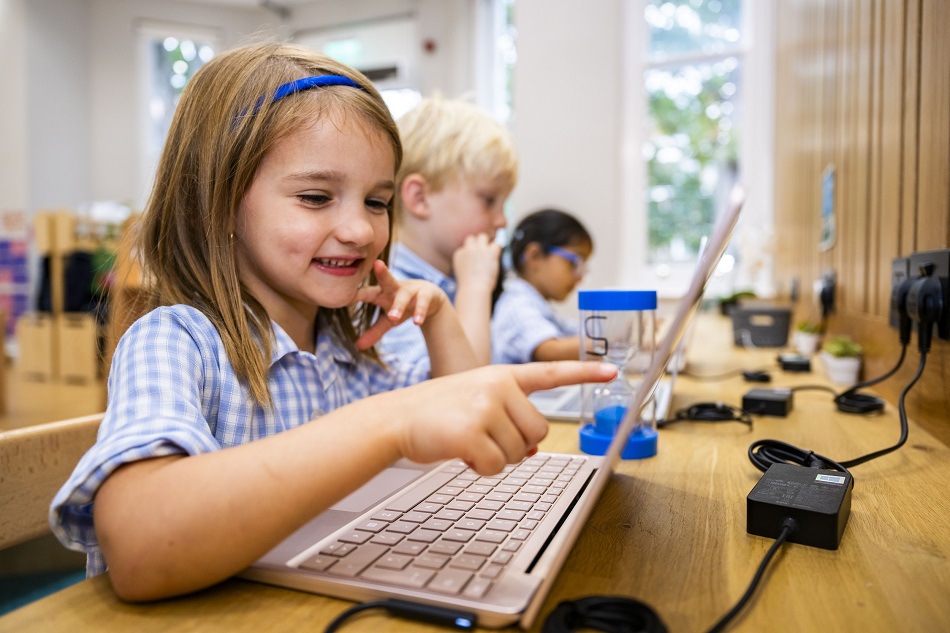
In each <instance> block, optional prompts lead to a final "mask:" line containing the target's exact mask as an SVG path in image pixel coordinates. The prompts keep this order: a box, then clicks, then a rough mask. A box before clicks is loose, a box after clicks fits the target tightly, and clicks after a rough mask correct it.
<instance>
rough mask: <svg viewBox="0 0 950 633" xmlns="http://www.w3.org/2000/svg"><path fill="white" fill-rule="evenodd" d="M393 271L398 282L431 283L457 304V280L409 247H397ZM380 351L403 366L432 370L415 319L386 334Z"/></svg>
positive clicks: (427, 350) (397, 245) (426, 349)
mask: <svg viewBox="0 0 950 633" xmlns="http://www.w3.org/2000/svg"><path fill="white" fill-rule="evenodd" d="M391 269H392V273H393V277H395V278H396V279H423V280H425V281H431V282H432V283H434V284H435V285H437V286H438V287H439V288H441V289H442V290H443V291H444V292H445V294H446V295H448V297H449V301H451V302H452V303H453V304H454V303H455V292H456V290H457V289H458V284H457V283H456V281H455V279H453V278H452V277H449V276H447V275H444V274H442V272H441V271H439V270H437V269H436V268H435V267H433V266H432V265H431V264H429V263H428V262H427V261H425V260H424V259H422V258H421V257H419V256H418V255H416V254H415V253H413V252H412V251H411V250H410V249H409V248H408V247H406V246H405V245H403V244H396V245H394V246H393V256H392V266H391ZM379 349H381V350H382V351H383V352H384V353H385V354H387V355H390V356H394V357H396V358H398V359H399V362H400V363H403V364H407V365H412V366H414V367H417V368H419V369H420V370H424V371H426V372H428V371H429V368H430V367H431V365H430V363H429V348H428V347H426V341H425V338H424V337H423V336H422V330H421V329H420V328H419V326H418V325H416V324H415V323H413V322H412V320H411V319H409V320H407V321H404V322H402V323H401V324H399V325H397V326H396V327H394V328H393V329H391V330H389V331H388V332H386V334H385V335H384V336H383V340H382V342H381V343H380V345H379Z"/></svg>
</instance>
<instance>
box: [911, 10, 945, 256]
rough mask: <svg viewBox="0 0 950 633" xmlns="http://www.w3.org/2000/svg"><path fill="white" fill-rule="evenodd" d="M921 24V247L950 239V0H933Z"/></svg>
mask: <svg viewBox="0 0 950 633" xmlns="http://www.w3.org/2000/svg"><path fill="white" fill-rule="evenodd" d="M920 23H921V30H920V41H921V47H920V52H921V55H920V76H921V79H922V81H921V82H920V122H921V126H920V140H921V144H920V180H919V189H918V195H919V196H920V198H919V204H918V209H919V219H918V223H917V236H918V237H917V250H921V251H928V250H932V249H935V248H942V247H944V246H946V245H947V242H948V240H950V221H948V218H950V170H948V169H947V165H948V160H950V43H948V41H947V37H948V27H950V3H948V2H947V1H946V0H927V1H926V2H924V3H923V5H922V7H921V20H920Z"/></svg>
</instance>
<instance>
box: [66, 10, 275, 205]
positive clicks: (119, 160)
mask: <svg viewBox="0 0 950 633" xmlns="http://www.w3.org/2000/svg"><path fill="white" fill-rule="evenodd" d="M49 1H56V2H66V3H69V2H74V1H75V0H49ZM83 1H84V2H88V4H89V16H90V21H91V24H92V27H91V37H90V53H89V61H90V65H91V66H90V67H91V71H90V85H89V89H90V93H89V98H90V119H89V127H90V133H91V138H92V141H91V151H90V156H91V163H92V173H91V186H90V195H91V196H92V198H93V199H96V200H113V199H114V200H120V201H128V202H131V203H132V204H133V206H134V207H137V208H140V207H141V206H142V204H143V203H144V201H145V199H146V196H147V193H148V190H149V189H150V187H151V183H150V182H147V181H146V177H145V174H147V173H149V171H148V170H147V169H146V166H144V165H143V164H142V157H143V156H144V153H145V152H144V150H143V143H144V138H143V136H142V134H141V129H142V125H143V118H142V117H143V113H144V111H145V105H144V104H143V102H142V89H141V81H140V80H141V77H140V72H139V69H140V68H141V63H142V62H141V51H140V49H139V35H138V27H139V26H140V25H143V24H146V23H150V22H151V23H154V22H164V23H169V24H171V25H182V26H184V27H185V28H188V27H192V28H198V29H201V30H211V31H214V32H215V33H216V34H217V35H218V36H219V39H220V43H221V45H222V46H223V48H231V47H233V46H235V45H237V44H240V43H243V42H244V41H246V40H249V39H252V38H254V37H255V34H257V33H259V32H263V33H270V34H273V35H279V34H280V33H282V32H283V31H282V28H281V24H280V21H279V19H278V18H277V16H275V15H274V14H273V13H271V12H269V11H265V10H263V9H258V8H250V9H240V8H231V7H227V8H225V7H221V6H215V5H202V4H195V3H191V2H176V1H174V0H164V1H162V2H154V1H153V0H83Z"/></svg>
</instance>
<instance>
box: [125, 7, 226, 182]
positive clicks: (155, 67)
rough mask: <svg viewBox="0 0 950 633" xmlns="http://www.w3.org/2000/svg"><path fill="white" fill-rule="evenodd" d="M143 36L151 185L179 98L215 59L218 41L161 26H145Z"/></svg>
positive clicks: (147, 163)
mask: <svg viewBox="0 0 950 633" xmlns="http://www.w3.org/2000/svg"><path fill="white" fill-rule="evenodd" d="M139 36H140V41H141V46H142V51H143V59H144V60H145V68H146V69H147V72H146V73H144V83H143V86H142V92H143V95H144V96H143V101H144V103H145V107H144V111H143V114H142V116H143V120H144V124H143V129H144V139H143V147H144V148H145V158H144V165H143V182H145V183H149V184H150V183H151V182H152V180H153V178H154V174H155V168H156V166H157V165H158V158H159V156H160V154H161V151H162V145H164V143H165V137H166V136H167V135H168V128H169V126H170V125H171V120H172V116H173V115H174V114H175V108H176V106H177V105H178V98H179V97H180V96H181V92H182V90H183V89H184V88H185V84H187V83H188V80H189V79H191V78H192V76H194V74H195V73H196V72H197V71H198V69H199V68H201V67H202V66H203V65H204V64H205V62H207V61H208V60H209V59H211V58H212V57H214V54H215V51H216V50H217V40H218V38H217V36H216V34H214V33H213V32H203V31H200V30H196V31H190V30H187V29H182V27H180V26H176V25H163V24H157V23H155V24H148V25H143V26H142V27H141V28H140V29H139Z"/></svg>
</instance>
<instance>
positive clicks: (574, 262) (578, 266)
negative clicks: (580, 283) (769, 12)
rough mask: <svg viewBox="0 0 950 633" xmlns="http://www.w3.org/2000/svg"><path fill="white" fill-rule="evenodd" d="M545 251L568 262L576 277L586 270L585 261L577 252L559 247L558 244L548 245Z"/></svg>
mask: <svg viewBox="0 0 950 633" xmlns="http://www.w3.org/2000/svg"><path fill="white" fill-rule="evenodd" d="M547 251H548V253H550V254H551V255H557V256H558V257H560V258H561V259H566V260H567V261H568V262H570V264H571V267H572V268H573V269H574V274H575V275H577V276H578V277H580V276H582V275H583V274H584V273H585V272H587V262H586V261H584V258H583V257H581V256H580V255H578V254H577V253H574V252H572V251H569V250H567V249H566V248H561V247H560V246H549V247H548V248H547Z"/></svg>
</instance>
